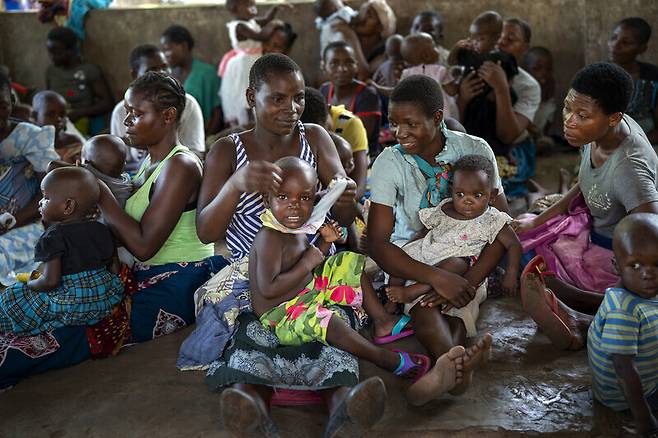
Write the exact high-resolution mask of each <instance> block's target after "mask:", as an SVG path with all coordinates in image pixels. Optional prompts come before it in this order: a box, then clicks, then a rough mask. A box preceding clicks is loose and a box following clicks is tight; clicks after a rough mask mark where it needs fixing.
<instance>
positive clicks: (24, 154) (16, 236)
mask: <svg viewBox="0 0 658 438" xmlns="http://www.w3.org/2000/svg"><path fill="white" fill-rule="evenodd" d="M14 104H15V101H14V99H13V98H12V94H11V83H10V81H9V78H8V77H7V76H6V75H4V74H2V73H0V107H2V108H3V109H5V108H6V110H2V111H0V164H1V165H2V168H3V169H4V170H3V172H2V176H1V177H0V213H1V214H2V216H0V284H2V285H4V286H9V285H11V284H13V283H14V282H15V281H16V273H17V272H22V271H32V270H33V269H34V268H36V265H37V263H35V262H34V246H35V245H36V243H37V240H39V236H41V234H42V233H43V231H44V228H43V225H42V224H41V221H39V220H38V219H39V200H40V199H41V191H40V190H39V182H40V180H41V178H43V176H44V175H45V173H46V170H47V169H48V163H49V162H50V161H52V160H57V159H59V156H58V155H57V152H55V147H54V145H55V128H54V127H53V126H44V127H42V128H41V127H38V126H35V125H32V124H30V123H14V122H12V121H11V119H10V118H9V116H10V114H11V112H12V107H13V105H14Z"/></svg>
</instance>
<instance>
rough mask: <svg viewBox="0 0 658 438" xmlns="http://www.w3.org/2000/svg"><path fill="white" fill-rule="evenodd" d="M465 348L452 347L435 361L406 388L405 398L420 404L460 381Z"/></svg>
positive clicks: (451, 387)
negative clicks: (432, 365)
mask: <svg viewBox="0 0 658 438" xmlns="http://www.w3.org/2000/svg"><path fill="white" fill-rule="evenodd" d="M465 355H466V350H465V349H464V347H462V346H461V345H458V346H456V347H452V348H451V349H450V350H449V351H448V352H447V353H445V354H443V355H442V356H441V357H439V358H438V359H437V361H436V364H435V365H434V367H433V368H432V369H431V370H430V371H429V372H428V373H427V374H425V375H424V376H423V377H421V378H420V379H418V381H417V382H415V383H414V384H413V385H411V386H410V387H409V389H408V390H407V400H408V401H409V403H410V404H412V405H414V406H421V405H424V404H425V403H427V402H429V401H430V400H433V399H435V398H437V397H438V396H440V395H441V394H444V393H446V392H448V391H450V390H451V389H453V388H454V387H455V386H456V385H458V384H460V383H461V382H462V378H463V376H462V375H463V368H464V357H465Z"/></svg>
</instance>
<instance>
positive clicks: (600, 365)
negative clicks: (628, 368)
mask: <svg viewBox="0 0 658 438" xmlns="http://www.w3.org/2000/svg"><path fill="white" fill-rule="evenodd" d="M615 354H619V355H628V356H634V362H635V367H636V368H637V372H638V374H639V375H640V381H641V382H642V392H643V393H644V397H645V398H649V397H650V396H651V395H652V394H655V393H656V390H657V389H658V372H656V370H658V297H654V298H653V299H650V300H648V299H644V298H642V297H640V296H638V295H635V294H634V293H632V292H629V291H627V290H626V289H622V288H617V287H611V288H609V289H607V290H606V291H605V297H604V299H603V303H602V304H601V306H600V307H599V310H598V312H597V313H596V316H595V317H594V321H593V322H592V324H591V325H590V326H589V331H588V333H587V357H588V359H589V364H590V368H591V369H592V377H593V379H592V387H593V388H592V389H593V390H594V397H596V399H597V400H599V401H600V402H601V403H603V404H604V405H606V406H608V407H610V408H612V409H615V410H618V411H621V410H625V409H628V408H629V406H628V402H627V401H626V397H625V396H624V391H623V390H622V388H621V387H620V385H619V382H618V380H617V373H616V372H615V367H614V363H613V355H615Z"/></svg>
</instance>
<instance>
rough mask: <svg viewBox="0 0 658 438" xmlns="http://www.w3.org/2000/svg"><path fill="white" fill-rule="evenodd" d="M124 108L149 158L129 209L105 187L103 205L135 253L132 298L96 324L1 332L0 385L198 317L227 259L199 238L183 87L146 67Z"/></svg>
mask: <svg viewBox="0 0 658 438" xmlns="http://www.w3.org/2000/svg"><path fill="white" fill-rule="evenodd" d="M125 105H126V109H127V113H128V114H127V116H126V119H125V121H124V124H125V125H126V127H127V136H128V138H129V139H130V141H131V143H132V146H133V147H137V148H140V149H146V150H147V151H148V153H149V155H148V156H147V158H146V160H145V163H144V165H143V166H142V168H141V169H140V171H139V172H138V173H137V175H136V178H135V180H134V186H135V191H134V193H133V195H132V196H131V197H130V198H129V199H128V201H127V203H126V206H125V211H124V210H123V209H122V208H121V207H120V206H119V203H118V202H117V201H116V199H114V197H113V196H112V193H111V192H110V190H109V189H108V187H107V186H105V185H104V184H100V187H101V197H100V201H99V207H100V211H101V213H102V215H103V218H104V220H105V222H106V223H107V224H108V225H109V226H110V227H111V229H112V231H113V232H114V234H115V236H116V237H117V238H118V240H119V242H118V245H123V246H124V247H125V248H126V249H127V250H128V251H129V252H130V253H131V254H132V256H133V257H134V258H135V259H137V261H136V262H135V263H134V265H133V267H132V273H133V274H134V281H128V283H127V286H126V292H127V294H128V295H131V298H130V299H127V300H125V301H123V302H122V303H120V304H119V305H117V306H116V307H115V309H114V311H113V313H112V315H110V316H109V317H107V318H105V319H103V320H101V321H100V322H99V323H97V324H95V325H93V326H66V327H61V328H58V329H56V330H54V331H52V332H46V333H42V334H40V335H37V336H35V337H23V336H20V337H17V336H12V337H6V338H5V339H0V341H3V342H2V343H0V389H2V388H4V387H7V386H11V385H14V384H15V383H16V382H18V381H19V380H20V379H22V378H24V377H27V376H29V375H31V374H36V373H41V372H44V371H47V370H50V369H54V368H63V367H68V366H72V365H75V364H77V363H80V362H82V361H84V360H87V359H90V358H92V357H94V358H99V357H105V356H108V355H110V354H115V353H116V352H118V351H119V349H120V348H121V346H122V345H124V344H125V343H127V342H144V341H147V340H150V339H153V338H156V337H158V336H163V335H166V334H169V333H171V332H173V331H175V330H177V329H180V328H182V327H185V326H186V325H187V324H190V323H192V322H194V304H193V298H192V296H193V294H194V291H195V290H196V289H197V288H198V287H199V286H200V285H202V284H203V283H204V282H205V281H206V280H208V278H210V276H211V274H212V273H214V272H216V271H217V270H219V269H220V268H222V267H223V266H224V265H225V264H226V262H225V260H223V259H222V258H221V257H212V255H213V245H206V244H203V243H201V242H200V241H199V238H198V237H197V233H196V224H195V216H196V201H197V194H198V191H199V187H200V185H201V170H202V169H201V163H200V162H199V161H198V159H197V158H196V156H195V155H194V154H193V153H191V152H189V150H188V149H187V148H186V147H185V146H181V145H178V138H177V134H176V132H177V123H178V121H179V119H180V114H181V113H182V112H183V109H184V106H185V91H184V90H183V88H182V87H181V86H180V84H179V83H178V82H177V81H176V80H175V79H173V78H171V77H169V76H167V75H166V74H164V73H161V72H149V73H147V74H146V75H144V76H142V77H140V78H139V79H137V80H136V81H135V82H133V83H132V84H131V85H130V87H129V88H128V91H127V92H126V95H125ZM128 277H131V278H132V277H133V276H130V275H129V276H128ZM128 334H130V336H128Z"/></svg>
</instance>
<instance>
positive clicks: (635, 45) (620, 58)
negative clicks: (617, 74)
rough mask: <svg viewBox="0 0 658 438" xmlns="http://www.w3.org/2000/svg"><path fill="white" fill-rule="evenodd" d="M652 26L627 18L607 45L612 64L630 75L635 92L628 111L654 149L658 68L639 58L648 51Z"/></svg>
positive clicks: (657, 127)
mask: <svg viewBox="0 0 658 438" xmlns="http://www.w3.org/2000/svg"><path fill="white" fill-rule="evenodd" d="M650 38H651V26H650V25H649V23H647V22H646V20H644V19H643V18H639V17H630V18H624V19H623V20H621V21H620V22H619V23H617V25H616V26H615V29H614V31H613V32H612V36H611V37H610V40H609V41H608V50H609V51H610V55H609V56H610V57H609V59H610V62H614V63H615V64H617V65H619V66H620V67H622V68H623V69H624V70H626V71H627V72H628V74H630V75H631V78H633V82H634V84H633V85H634V92H633V97H632V98H631V101H630V102H629V104H628V108H627V109H626V114H628V115H629V116H631V117H632V118H633V120H635V121H636V122H637V124H638V125H640V126H641V127H642V129H643V130H644V132H645V134H647V138H648V139H649V142H650V143H651V144H652V145H658V98H656V96H657V93H658V66H656V65H655V64H649V63H646V62H640V61H638V60H637V57H638V56H640V55H641V54H643V53H644V52H646V51H647V44H648V43H649V39H650Z"/></svg>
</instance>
